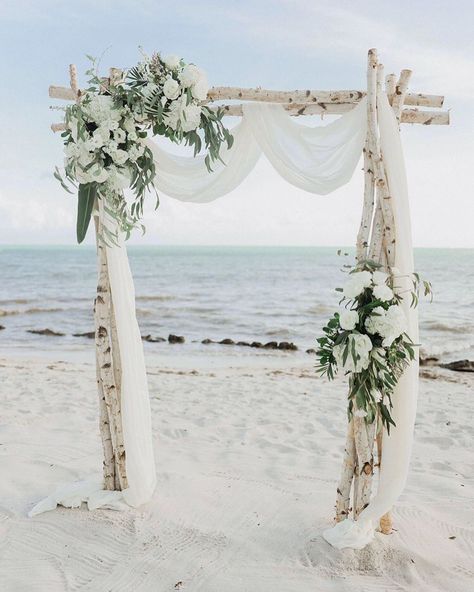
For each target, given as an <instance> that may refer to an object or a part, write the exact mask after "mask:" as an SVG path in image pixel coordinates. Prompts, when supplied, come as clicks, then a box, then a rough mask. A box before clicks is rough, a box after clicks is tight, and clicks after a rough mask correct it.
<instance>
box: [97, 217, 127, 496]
mask: <svg viewBox="0 0 474 592" xmlns="http://www.w3.org/2000/svg"><path fill="white" fill-rule="evenodd" d="M102 235H103V232H102V221H101V219H100V215H99V216H98V217H96V241H97V262H98V283H97V296H96V299H95V306H94V321H95V343H96V354H97V357H96V362H97V376H98V387H99V388H98V391H99V402H100V404H101V436H102V446H103V449H104V456H105V462H104V481H105V480H107V486H108V488H110V475H111V474H113V476H114V486H113V489H115V490H117V491H121V490H122V489H126V487H127V478H126V465H125V446H124V440H123V430H122V415H121V405H120V403H121V401H120V391H119V388H120V382H121V380H120V377H119V376H120V362H119V356H120V352H119V351H118V350H116V351H115V352H114V351H113V346H114V341H116V339H115V338H114V328H113V327H114V321H113V320H112V300H111V293H110V282H109V274H108V265H107V250H106V246H105V245H104V243H103V241H102V239H101V236H102ZM114 359H115V364H114ZM104 403H105V409H104V406H103V404H104ZM105 412H107V419H108V426H109V432H110V438H108V433H107V432H106V431H105V428H104V427H103V424H104V423H105ZM109 440H110V442H111V445H112V451H113V462H114V469H113V472H112V471H111V469H110V449H109V444H108V441H109Z"/></svg>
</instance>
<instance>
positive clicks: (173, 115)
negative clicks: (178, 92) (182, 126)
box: [164, 97, 186, 130]
mask: <svg viewBox="0 0 474 592" xmlns="http://www.w3.org/2000/svg"><path fill="white" fill-rule="evenodd" d="M183 98H184V99H186V97H181V98H180V99H176V101H173V102H172V103H171V104H170V106H169V111H168V113H166V114H165V116H164V120H165V123H166V125H167V126H168V127H170V128H171V129H173V130H176V129H177V128H178V123H179V122H180V121H181V111H182V102H183V101H182V99H183Z"/></svg>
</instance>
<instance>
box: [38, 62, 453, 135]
mask: <svg viewBox="0 0 474 592" xmlns="http://www.w3.org/2000/svg"><path fill="white" fill-rule="evenodd" d="M115 70H116V69H115V68H112V69H111V72H113V71H115ZM404 72H409V71H408V70H407V71H404ZM389 76H390V77H393V89H392V91H391V92H392V93H393V94H392V96H390V97H389V98H390V102H392V97H393V100H394V101H398V100H399V99H400V98H401V94H402V93H403V94H404V101H403V103H404V104H405V105H409V106H412V107H429V108H434V109H438V108H441V107H442V106H443V103H444V96H442V95H428V94H423V93H406V80H405V79H404V78H402V79H401V80H399V81H398V85H397V83H395V75H393V74H391V75H389ZM70 83H71V86H70V87H64V86H50V87H49V96H50V97H51V98H52V99H59V100H63V101H76V100H77V99H78V97H79V96H80V93H81V91H80V89H78V87H77V74H76V69H75V66H73V65H71V66H70ZM390 86H392V85H390ZM405 93H406V94H405ZM366 95H367V93H366V92H365V91H360V90H310V89H308V90H292V91H281V90H269V89H265V88H240V87H233V86H216V87H213V88H211V89H210V90H209V92H208V95H207V100H206V101H204V103H203V104H209V103H215V102H219V103H222V102H223V101H261V102H265V103H279V104H281V105H282V106H283V108H284V109H285V110H286V111H288V113H289V115H292V116H295V117H298V116H302V115H324V114H328V115H340V114H343V113H347V112H348V111H350V110H351V109H353V108H354V107H355V106H356V105H357V104H358V102H359V101H360V100H361V99H362V98H363V97H365V96H366ZM219 108H222V109H224V112H225V115H229V116H234V117H241V116H242V114H243V109H242V104H241V103H231V104H225V103H222V104H219V105H216V106H215V109H219ZM399 121H400V123H416V124H421V125H449V111H423V110H419V109H403V110H402V111H401V112H400V115H399ZM51 129H52V130H53V131H54V132H60V131H64V130H65V129H66V128H65V126H64V124H62V123H53V125H52V126H51Z"/></svg>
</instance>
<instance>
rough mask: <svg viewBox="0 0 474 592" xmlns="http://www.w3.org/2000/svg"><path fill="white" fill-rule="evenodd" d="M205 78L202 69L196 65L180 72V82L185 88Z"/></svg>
mask: <svg viewBox="0 0 474 592" xmlns="http://www.w3.org/2000/svg"><path fill="white" fill-rule="evenodd" d="M204 76H205V75H204V72H203V71H202V70H201V69H200V68H198V67H197V66H195V65H194V64H188V65H187V66H185V67H184V68H183V69H182V71H181V72H180V74H179V81H180V82H181V84H182V85H183V86H184V87H185V88H188V87H189V86H193V84H196V82H198V80H200V79H201V78H203V77H204Z"/></svg>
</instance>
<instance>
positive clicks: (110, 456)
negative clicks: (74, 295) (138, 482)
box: [94, 216, 115, 491]
mask: <svg viewBox="0 0 474 592" xmlns="http://www.w3.org/2000/svg"><path fill="white" fill-rule="evenodd" d="M94 222H95V231H96V243H97V257H98V264H99V270H100V267H101V262H100V258H101V257H102V254H100V255H99V248H98V247H99V243H98V241H99V239H98V236H99V219H98V217H97V216H95V217H94ZM99 273H100V272H99ZM97 305H98V296H97V297H96V299H95V301H94V320H95V337H96V352H95V353H96V358H95V359H96V377H97V392H98V395H99V428H100V436H101V440H102V450H103V454H104V460H103V475H104V489H107V490H109V491H113V490H114V489H115V457H114V446H113V442H112V431H111V426H110V419H109V408H108V406H107V402H106V398H105V393H104V386H103V382H102V372H101V358H102V356H101V355H100V354H99V347H98V346H97V342H98V341H99V340H102V339H103V337H102V335H100V334H99V333H100V331H99V327H100V323H99V311H98V310H97ZM100 305H101V306H102V303H100Z"/></svg>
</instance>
